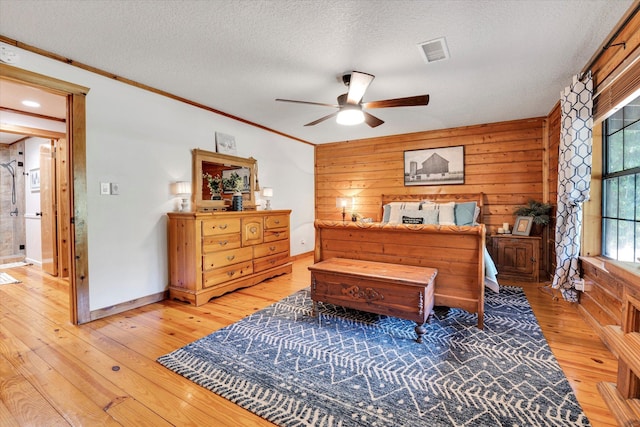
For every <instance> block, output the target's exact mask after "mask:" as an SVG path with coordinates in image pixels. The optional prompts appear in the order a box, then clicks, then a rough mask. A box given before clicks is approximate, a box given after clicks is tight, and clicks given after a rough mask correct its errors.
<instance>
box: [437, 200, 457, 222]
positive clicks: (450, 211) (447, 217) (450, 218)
mask: <svg viewBox="0 0 640 427" xmlns="http://www.w3.org/2000/svg"><path fill="white" fill-rule="evenodd" d="M455 207H456V202H449V203H438V223H439V224H440V225H456V216H455Z"/></svg>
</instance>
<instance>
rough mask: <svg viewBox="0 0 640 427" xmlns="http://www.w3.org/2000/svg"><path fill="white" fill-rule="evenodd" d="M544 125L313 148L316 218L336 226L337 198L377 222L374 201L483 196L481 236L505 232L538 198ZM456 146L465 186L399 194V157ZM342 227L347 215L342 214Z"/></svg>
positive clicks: (407, 189)
mask: <svg viewBox="0 0 640 427" xmlns="http://www.w3.org/2000/svg"><path fill="white" fill-rule="evenodd" d="M545 126H547V120H546V118H545V117H538V118H532V119H524V120H515V121H508V122H499V123H492V124H483V125H474V126H465V127H460V128H452V129H444V130H435V131H428V132H418V133H411V134H403V135H392V136H387V137H381V138H371V139H363V140H356V141H345V142H337V143H329V144H321V145H318V146H316V152H315V155H316V160H315V163H316V164H315V173H316V174H315V176H316V184H315V185H316V218H318V219H341V218H342V214H341V212H342V211H341V209H340V208H338V207H336V198H337V197H354V198H355V199H354V201H355V208H354V209H353V210H354V211H355V212H357V213H359V214H360V215H362V216H363V217H371V218H373V219H374V220H377V221H379V220H380V219H381V218H380V215H381V202H380V196H381V195H382V194H419V193H425V194H437V193H448V194H455V193H480V192H482V193H484V194H485V200H484V213H483V218H482V220H481V222H484V223H485V224H486V225H487V230H488V232H489V233H492V232H495V231H496V230H497V228H498V227H502V223H504V222H508V223H509V224H511V225H513V223H514V220H515V217H514V215H513V212H514V210H515V209H516V207H517V206H519V205H522V204H524V203H526V202H527V201H528V200H529V199H535V200H542V197H543V194H542V193H543V173H542V170H543V156H544V144H543V138H544V134H545ZM458 145H463V146H464V157H465V183H464V184H460V185H442V186H405V185H404V151H406V150H418V149H426V148H438V147H451V146H458ZM347 216H348V219H349V218H350V216H351V212H350V211H349V212H347Z"/></svg>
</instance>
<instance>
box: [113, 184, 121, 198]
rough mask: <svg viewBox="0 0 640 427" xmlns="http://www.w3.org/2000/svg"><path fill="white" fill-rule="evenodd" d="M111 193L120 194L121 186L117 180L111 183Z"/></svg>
mask: <svg viewBox="0 0 640 427" xmlns="http://www.w3.org/2000/svg"><path fill="white" fill-rule="evenodd" d="M111 194H113V195H116V194H120V186H119V185H118V184H116V183H115V182H112V183H111Z"/></svg>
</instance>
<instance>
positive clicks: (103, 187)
mask: <svg viewBox="0 0 640 427" xmlns="http://www.w3.org/2000/svg"><path fill="white" fill-rule="evenodd" d="M100 194H101V195H103V196H105V195H106V196H108V195H109V194H111V183H110V182H101V183H100Z"/></svg>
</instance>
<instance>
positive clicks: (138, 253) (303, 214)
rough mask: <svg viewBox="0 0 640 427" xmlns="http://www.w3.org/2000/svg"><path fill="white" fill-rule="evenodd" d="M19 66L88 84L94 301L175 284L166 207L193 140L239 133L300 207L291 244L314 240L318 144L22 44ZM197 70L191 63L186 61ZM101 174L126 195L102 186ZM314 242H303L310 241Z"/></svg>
mask: <svg viewBox="0 0 640 427" xmlns="http://www.w3.org/2000/svg"><path fill="white" fill-rule="evenodd" d="M11 49H12V50H14V51H17V53H18V55H19V62H18V63H17V64H12V65H14V66H16V67H19V68H23V69H26V70H30V71H34V72H37V73H40V74H44V75H47V76H51V77H55V78H58V79H61V80H65V81H68V82H71V83H75V84H78V85H82V86H86V87H89V88H90V89H91V90H90V92H89V94H88V95H87V103H86V104H87V186H88V188H87V192H88V199H87V203H88V217H87V218H86V219H85V220H86V221H87V223H88V242H89V248H88V250H89V274H90V308H91V310H96V309H100V308H104V307H108V306H111V305H115V304H118V303H123V302H126V301H130V300H133V299H136V298H141V297H144V296H147V295H152V294H156V293H158V292H161V291H164V290H165V289H167V285H168V262H167V248H166V246H167V231H166V224H167V218H166V212H168V211H172V210H174V208H175V206H176V203H177V200H176V199H175V198H173V197H172V196H171V194H170V188H169V187H170V184H171V182H174V181H190V180H191V149H192V148H202V149H207V150H211V151H215V132H216V131H218V132H222V133H225V134H228V135H233V136H234V137H235V140H236V145H237V149H238V155H239V156H242V157H248V156H252V157H254V158H255V159H257V160H258V165H259V180H260V184H261V185H262V186H270V187H273V189H274V198H273V199H272V202H271V203H272V206H273V207H274V208H275V209H279V208H281V209H291V210H292V214H291V254H292V255H297V254H300V253H303V252H307V251H311V250H312V249H313V239H314V229H313V219H314V218H313V216H314V183H313V182H314V176H313V167H314V166H313V165H314V153H313V151H314V150H313V147H312V146H310V145H308V144H303V143H301V142H298V141H294V140H291V139H289V138H285V137H282V136H280V135H277V134H274V133H271V132H266V131H263V130H261V129H258V128H255V127H252V126H248V125H246V124H243V123H241V122H238V121H235V120H231V119H229V118H226V117H223V116H219V115H216V114H213V113H210V112H207V111H204V110H201V109H198V108H196V107H193V106H190V105H187V104H184V103H180V102H177V101H174V100H171V99H168V98H166V97H162V96H160V95H157V94H154V93H151V92H147V91H144V90H141V89H138V88H135V87H133V86H129V85H126V84H123V83H120V82H117V81H115V80H112V79H108V78H106V77H102V76H99V75H96V74H93V73H90V72H88V71H85V70H81V69H78V68H76V67H73V66H70V65H67V64H63V63H61V62H58V61H54V60H52V59H49V58H46V57H43V56H40V55H36V54H34V53H31V52H28V51H24V50H21V49H16V48H15V47H11ZM185 78H188V70H185ZM100 182H115V183H117V184H118V185H119V187H120V194H119V195H111V196H101V195H100ZM302 240H304V241H306V245H301V243H300V242H301V241H302Z"/></svg>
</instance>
